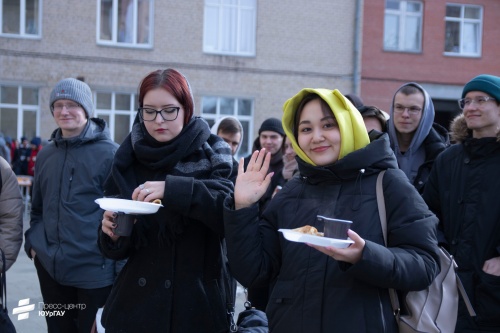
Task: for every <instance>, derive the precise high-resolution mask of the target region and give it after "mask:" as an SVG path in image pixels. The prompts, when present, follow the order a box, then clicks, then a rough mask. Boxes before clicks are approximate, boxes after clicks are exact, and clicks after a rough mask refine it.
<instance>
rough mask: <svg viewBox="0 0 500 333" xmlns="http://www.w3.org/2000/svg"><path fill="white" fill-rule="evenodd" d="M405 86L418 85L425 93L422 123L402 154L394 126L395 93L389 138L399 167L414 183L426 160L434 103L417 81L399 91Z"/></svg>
mask: <svg viewBox="0 0 500 333" xmlns="http://www.w3.org/2000/svg"><path fill="white" fill-rule="evenodd" d="M404 86H415V87H417V88H418V89H419V90H420V91H421V92H422V94H424V107H423V109H422V118H421V119H420V123H419V125H418V127H417V130H416V131H415V134H414V135H413V139H412V140H411V143H410V147H409V148H408V150H407V151H406V152H405V153H404V154H402V153H401V150H400V148H399V143H398V138H397V136H396V127H395V126H394V99H395V97H396V94H397V93H396V94H394V96H393V98H392V105H391V111H390V116H391V118H390V120H389V122H388V125H389V139H390V140H391V148H392V150H394V154H396V159H397V161H398V165H399V168H400V169H401V170H403V172H404V173H405V174H406V176H407V177H408V179H409V180H410V182H412V183H413V180H414V179H415V177H416V176H417V173H418V168H419V167H420V166H421V165H422V164H423V163H424V162H425V147H424V145H423V142H424V140H425V138H426V137H427V135H429V132H430V130H431V128H432V125H433V123H434V115H435V111H434V104H433V103H432V100H431V98H430V96H429V94H428V93H427V91H425V89H424V88H423V87H422V86H421V85H419V84H418V83H415V82H409V83H406V84H404V85H402V86H401V87H400V88H399V89H398V91H399V90H400V89H401V88H402V87H404Z"/></svg>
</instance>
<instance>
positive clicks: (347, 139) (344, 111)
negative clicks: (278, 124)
mask: <svg viewBox="0 0 500 333" xmlns="http://www.w3.org/2000/svg"><path fill="white" fill-rule="evenodd" d="M309 94H316V95H318V96H320V97H321V98H322V99H323V100H324V101H325V102H326V103H327V104H328V105H329V106H330V109H331V110H332V113H333V115H334V116H335V119H336V120H337V122H338V124H339V129H340V137H341V138H342V141H341V145H340V154H339V160H340V159H342V158H344V157H345V156H346V155H347V154H349V153H352V152H353V151H355V150H358V149H361V148H364V147H365V146H366V145H368V143H369V142H370V139H369V138H368V133H367V131H366V127H365V123H364V121H363V118H362V117H361V114H360V113H359V111H358V110H357V109H356V108H355V107H354V105H353V104H352V103H351V102H350V101H349V100H348V99H347V98H345V97H344V95H342V94H341V93H340V91H338V90H337V89H335V90H329V89H313V88H304V89H302V90H301V91H299V92H298V93H297V94H296V95H295V96H293V97H292V98H290V99H289V100H287V101H286V102H285V104H284V105H283V118H282V123H283V129H284V130H285V133H286V135H287V137H288V138H289V139H290V141H291V143H292V147H293V150H294V151H295V153H296V154H297V156H299V158H300V159H302V160H303V161H305V162H307V163H309V164H311V165H315V164H314V163H313V161H312V160H311V159H310V158H309V157H308V156H307V155H306V154H305V153H304V151H303V150H302V149H301V148H300V147H299V145H298V143H297V140H296V138H295V137H294V135H293V132H294V126H295V115H296V113H297V111H298V110H297V108H298V106H299V104H300V102H301V101H302V100H303V99H304V97H306V96H307V95H309Z"/></svg>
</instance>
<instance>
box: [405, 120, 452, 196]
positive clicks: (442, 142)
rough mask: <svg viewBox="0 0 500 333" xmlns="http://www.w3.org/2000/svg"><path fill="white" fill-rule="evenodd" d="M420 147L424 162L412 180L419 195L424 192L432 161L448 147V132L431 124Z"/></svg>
mask: <svg viewBox="0 0 500 333" xmlns="http://www.w3.org/2000/svg"><path fill="white" fill-rule="evenodd" d="M422 145H423V146H424V149H425V161H424V163H422V165H421V166H420V167H419V168H418V172H417V175H416V176H415V179H414V180H413V186H415V188H416V189H417V191H418V192H419V193H420V194H422V193H423V192H424V188H425V183H427V179H428V178H429V175H430V173H431V169H432V165H433V164H434V161H435V160H436V158H437V157H438V155H439V154H441V153H442V152H443V151H444V150H445V149H446V148H448V147H449V146H450V138H449V135H448V131H447V130H446V129H445V128H444V127H443V126H441V125H439V124H437V123H434V124H432V128H431V130H430V131H429V134H428V135H427V136H426V137H425V140H424V142H423V143H422Z"/></svg>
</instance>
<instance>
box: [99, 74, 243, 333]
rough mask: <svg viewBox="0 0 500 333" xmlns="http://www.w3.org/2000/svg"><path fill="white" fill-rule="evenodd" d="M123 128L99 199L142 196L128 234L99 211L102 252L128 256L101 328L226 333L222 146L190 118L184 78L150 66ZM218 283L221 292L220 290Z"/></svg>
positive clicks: (225, 154) (226, 170) (226, 189)
mask: <svg viewBox="0 0 500 333" xmlns="http://www.w3.org/2000/svg"><path fill="white" fill-rule="evenodd" d="M139 106H140V107H139V109H138V112H137V116H136V119H135V122H134V125H133V127H132V131H131V132H130V134H129V135H128V136H127V137H126V138H125V141H124V142H123V143H122V144H121V146H120V148H119V149H118V151H117V152H116V155H115V159H114V165H113V168H112V172H111V177H110V178H109V181H108V182H107V184H106V185H105V195H106V196H117V197H120V198H123V199H131V200H137V201H145V202H150V201H153V200H155V199H160V200H162V203H163V206H162V207H161V208H160V209H159V210H158V211H157V212H156V213H154V214H151V215H137V216H136V220H135V224H134V226H133V230H132V234H131V235H130V236H119V235H117V234H116V229H115V228H116V221H115V217H116V214H115V213H114V212H112V211H105V212H104V218H103V220H102V228H101V231H100V232H99V245H100V248H101V251H102V253H103V254H104V255H105V256H107V257H109V258H113V259H115V260H121V259H127V263H126V264H125V266H124V268H123V269H122V271H121V272H120V275H119V276H118V278H117V280H116V283H115V284H114V286H113V290H112V291H111V295H110V297H109V298H108V301H107V303H106V305H105V307H104V311H103V314H102V320H101V323H102V324H103V326H104V327H105V329H106V332H107V333H109V332H227V331H229V321H228V316H227V313H226V301H225V300H226V294H225V290H224V289H223V288H224V286H225V285H226V280H225V278H224V276H225V275H224V274H223V271H224V262H223V257H224V256H223V253H222V248H223V244H222V240H223V237H224V226H223V219H222V205H223V202H224V200H225V199H226V198H228V197H229V196H230V195H231V194H232V192H233V184H232V183H231V181H230V180H229V179H228V177H229V175H230V174H231V168H232V155H231V149H230V148H229V146H228V145H227V144H226V143H225V142H224V141H223V140H222V139H221V138H219V137H218V136H216V135H214V134H211V133H210V128H209V127H208V124H207V123H206V122H205V120H203V119H201V118H199V117H194V116H193V111H194V103H193V95H192V92H191V89H190V86H189V83H188V81H187V79H186V78H185V77H184V76H183V75H182V74H181V73H179V72H178V71H176V70H174V69H166V70H157V71H155V72H152V73H150V74H149V75H147V76H146V77H145V78H144V79H143V80H142V82H141V84H140V86H139ZM221 288H222V289H221Z"/></svg>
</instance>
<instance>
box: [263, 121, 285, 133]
mask: <svg viewBox="0 0 500 333" xmlns="http://www.w3.org/2000/svg"><path fill="white" fill-rule="evenodd" d="M264 131H273V132H276V133H279V134H280V135H281V136H283V137H284V136H285V131H284V130H283V125H282V124H281V120H279V119H276V118H268V119H266V120H264V122H263V123H262V125H260V128H259V135H260V133H262V132H264Z"/></svg>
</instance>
